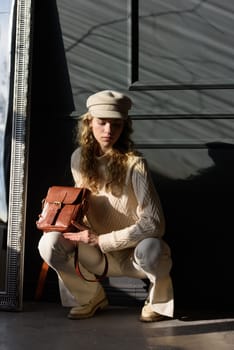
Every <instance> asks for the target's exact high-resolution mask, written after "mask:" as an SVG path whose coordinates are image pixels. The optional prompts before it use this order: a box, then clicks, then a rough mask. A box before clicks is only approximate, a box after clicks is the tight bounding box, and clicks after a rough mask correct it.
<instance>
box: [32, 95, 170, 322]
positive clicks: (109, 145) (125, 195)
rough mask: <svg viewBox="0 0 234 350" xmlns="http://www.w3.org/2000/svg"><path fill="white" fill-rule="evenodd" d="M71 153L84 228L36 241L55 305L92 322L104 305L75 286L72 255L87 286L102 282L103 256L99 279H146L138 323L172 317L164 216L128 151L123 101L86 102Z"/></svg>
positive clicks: (99, 293) (98, 288)
mask: <svg viewBox="0 0 234 350" xmlns="http://www.w3.org/2000/svg"><path fill="white" fill-rule="evenodd" d="M87 108H88V111H87V113H86V114H85V115H83V116H82V118H81V121H80V125H79V132H78V142H79V147H78V148H77V149H76V150H75V151H74V153H73V154H72V157H71V170H72V174H73V177H74V181H75V185H76V186H77V187H87V188H89V189H90V190H91V193H92V194H91V196H90V204H89V209H88V213H87V217H86V225H87V226H82V227H81V228H80V229H81V230H80V231H79V232H75V233H74V232H66V233H64V234H60V233H58V232H50V233H47V234H45V235H43V236H42V238H41V240H40V243H39V251H40V254H41V256H42V258H43V259H44V260H45V261H46V262H47V263H48V264H49V265H50V266H51V267H52V268H53V269H54V270H55V271H56V272H57V274H58V277H59V282H60V294H61V300H62V304H63V305H65V306H71V307H72V308H71V310H70V312H69V315H68V317H69V318H71V319H83V318H88V317H92V316H93V315H94V314H95V313H96V311H97V310H99V309H102V308H104V307H105V306H107V304H108V300H107V297H106V295H105V291H104V289H103V287H102V285H101V283H100V282H95V283H93V282H88V281H86V280H84V279H82V278H79V277H78V276H77V274H76V272H75V270H74V250H75V245H77V244H79V263H80V265H81V267H82V271H83V274H85V276H86V278H87V279H94V276H95V275H100V274H102V272H103V270H104V267H105V259H104V255H103V253H105V254H106V257H107V260H108V272H107V276H129V277H135V278H140V279H145V278H146V279H149V281H150V290H149V295H148V297H147V300H146V302H145V305H144V306H143V308H142V311H141V315H140V320H141V321H145V322H152V321H159V320H161V319H162V318H165V317H172V316H173V288H172V282H171V278H170V274H169V273H170V269H171V265H172V263H171V257H170V249H169V247H168V245H167V244H166V243H165V242H164V241H163V239H162V236H163V234H164V227H165V222H164V216H163V212H162V208H161V205H160V200H159V197H158V194H157V192H156V190H155V188H154V186H153V183H152V180H151V177H150V174H149V170H148V168H147V164H146V161H145V160H144V158H143V157H142V156H140V155H139V154H138V153H137V152H136V151H134V150H133V143H132V141H131V139H130V134H131V132H132V128H131V120H130V118H129V116H128V111H129V109H130V108H131V100H130V99H129V98H128V97H127V96H125V95H123V94H121V93H119V92H116V91H111V90H110V91H109V90H104V91H100V92H98V93H95V94H94V95H91V96H90V97H89V98H88V99H87Z"/></svg>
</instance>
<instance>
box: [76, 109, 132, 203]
mask: <svg viewBox="0 0 234 350" xmlns="http://www.w3.org/2000/svg"><path fill="white" fill-rule="evenodd" d="M91 119H92V116H91V115H90V114H89V113H86V114H84V115H83V116H81V117H80V119H79V121H78V123H77V130H76V141H77V143H78V145H79V146H80V147H81V163H80V169H79V171H80V172H81V175H82V178H83V179H84V185H85V186H86V187H88V188H90V189H91V191H92V192H96V193H97V192H98V186H99V174H98V171H97V169H98V167H97V158H96V154H97V150H98V143H97V141H96V139H95V138H94V136H93V132H92V129H91V127H90V120H91ZM132 131H133V130H132V121H131V119H130V118H127V119H126V120H125V121H124V128H123V131H122V133H121V135H120V137H119V139H118V140H117V142H116V143H115V144H114V146H113V147H112V149H111V150H110V151H108V167H107V181H106V185H105V186H106V190H107V191H108V192H111V193H112V194H113V195H115V196H119V195H121V193H122V189H123V185H124V180H125V178H126V172H127V162H128V159H129V157H130V156H134V155H136V154H138V152H137V151H136V150H134V143H133V141H132V140H131V138H130V135H131V133H132Z"/></svg>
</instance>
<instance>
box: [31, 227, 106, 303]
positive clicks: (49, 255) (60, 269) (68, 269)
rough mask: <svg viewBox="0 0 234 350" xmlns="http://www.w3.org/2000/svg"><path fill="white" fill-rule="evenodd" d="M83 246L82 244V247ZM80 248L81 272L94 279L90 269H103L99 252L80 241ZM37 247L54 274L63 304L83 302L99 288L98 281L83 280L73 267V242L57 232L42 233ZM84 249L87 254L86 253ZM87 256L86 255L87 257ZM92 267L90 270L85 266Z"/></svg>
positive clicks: (86, 301) (93, 271)
mask: <svg viewBox="0 0 234 350" xmlns="http://www.w3.org/2000/svg"><path fill="white" fill-rule="evenodd" d="M84 246H85V247H84ZM83 248H84V249H79V252H80V253H79V261H80V264H81V265H82V264H83V263H84V265H85V264H86V263H87V266H86V268H85V269H84V268H82V266H81V269H82V272H83V274H84V275H85V277H86V278H88V279H94V278H95V276H94V274H93V273H97V274H99V273H101V272H100V271H101V269H102V268H103V269H104V261H102V260H103V256H102V254H101V253H100V252H99V250H98V249H97V248H95V247H91V246H88V245H83ZM38 249H39V252H40V255H41V257H42V258H43V259H44V260H45V261H46V262H47V264H48V265H49V266H50V267H52V268H53V269H54V270H55V271H56V272H57V274H58V277H59V286H60V292H62V293H60V295H61V301H62V304H63V305H64V306H74V305H76V304H80V305H83V304H86V303H88V302H89V300H91V299H92V298H93V296H94V295H95V294H96V293H97V292H98V289H99V288H102V287H101V285H100V283H97V282H95V283H92V282H87V281H85V280H83V279H81V278H80V277H79V276H78V275H77V274H76V272H75V268H74V245H73V244H72V243H71V242H70V241H68V240H66V239H64V238H63V236H62V235H61V233H59V232H50V233H46V234H44V235H43V236H42V237H41V239H40V242H39V245H38ZM86 253H87V254H86ZM87 257H88V258H87ZM91 266H92V268H93V270H92V273H91V272H89V271H88V268H89V267H91Z"/></svg>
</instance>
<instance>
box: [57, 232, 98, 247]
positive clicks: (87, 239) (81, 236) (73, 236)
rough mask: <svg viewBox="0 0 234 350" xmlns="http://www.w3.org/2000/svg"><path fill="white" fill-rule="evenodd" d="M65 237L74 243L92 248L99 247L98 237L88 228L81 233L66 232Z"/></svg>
mask: <svg viewBox="0 0 234 350" xmlns="http://www.w3.org/2000/svg"><path fill="white" fill-rule="evenodd" d="M63 237H64V238H66V239H69V240H70V241H71V242H74V243H79V242H82V243H85V244H89V245H92V246H97V245H98V235H97V234H96V233H94V232H93V231H91V230H90V229H87V228H86V229H85V230H82V231H80V232H65V233H64V234H63Z"/></svg>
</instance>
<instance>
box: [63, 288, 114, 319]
mask: <svg viewBox="0 0 234 350" xmlns="http://www.w3.org/2000/svg"><path fill="white" fill-rule="evenodd" d="M107 306H108V299H107V297H106V294H105V292H104V290H103V289H100V290H99V292H98V294H97V295H95V297H94V298H93V299H92V300H90V302H89V303H88V304H85V305H79V306H75V307H73V308H72V309H71V310H70V312H69V314H68V316H67V317H68V318H70V319H72V320H80V319H84V318H90V317H93V316H94V314H95V313H96V312H97V311H98V310H102V309H104V308H105V307H107Z"/></svg>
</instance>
